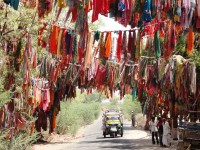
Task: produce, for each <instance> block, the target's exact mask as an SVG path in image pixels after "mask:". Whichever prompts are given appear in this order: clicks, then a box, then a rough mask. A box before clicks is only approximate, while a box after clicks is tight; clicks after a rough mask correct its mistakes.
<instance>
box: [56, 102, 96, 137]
mask: <svg viewBox="0 0 200 150" xmlns="http://www.w3.org/2000/svg"><path fill="white" fill-rule="evenodd" d="M61 110H62V111H61V112H60V113H59V115H58V119H57V128H56V131H57V132H58V133H59V134H66V133H70V134H72V135H75V134H76V133H77V131H78V129H79V128H80V127H82V126H85V125H88V124H91V123H92V122H93V121H94V120H95V119H97V118H98V116H99V112H100V105H99V103H96V102H93V103H90V104H88V103H87V104H86V103H81V102H79V103H77V102H62V104H61Z"/></svg>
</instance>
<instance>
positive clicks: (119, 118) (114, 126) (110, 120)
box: [103, 111, 123, 138]
mask: <svg viewBox="0 0 200 150" xmlns="http://www.w3.org/2000/svg"><path fill="white" fill-rule="evenodd" d="M118 134H119V135H121V137H123V115H122V113H121V112H120V111H105V113H104V114H103V136H104V138H105V137H106V135H110V136H112V137H116V136H117V135H118Z"/></svg>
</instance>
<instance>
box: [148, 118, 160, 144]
mask: <svg viewBox="0 0 200 150" xmlns="http://www.w3.org/2000/svg"><path fill="white" fill-rule="evenodd" d="M149 126H150V130H151V134H152V144H155V143H156V142H157V144H159V141H158V128H157V124H156V122H155V117H152V118H151V121H150V123H149ZM155 137H156V142H155Z"/></svg>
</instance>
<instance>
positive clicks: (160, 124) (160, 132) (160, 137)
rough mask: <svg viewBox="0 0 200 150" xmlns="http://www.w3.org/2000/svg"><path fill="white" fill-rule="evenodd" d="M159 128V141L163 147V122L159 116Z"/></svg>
mask: <svg viewBox="0 0 200 150" xmlns="http://www.w3.org/2000/svg"><path fill="white" fill-rule="evenodd" d="M157 128H158V136H159V142H160V147H163V142H162V139H163V122H162V119H161V118H160V117H159V118H158V123H157Z"/></svg>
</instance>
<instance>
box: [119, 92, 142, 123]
mask: <svg viewBox="0 0 200 150" xmlns="http://www.w3.org/2000/svg"><path fill="white" fill-rule="evenodd" d="M120 108H121V110H122V111H123V113H124V117H125V118H126V119H128V120H131V112H132V111H133V112H134V113H135V114H139V113H142V108H141V105H140V102H139V101H138V100H137V99H135V101H134V102H132V96H131V95H126V96H125V97H124V102H123V104H121V106H120Z"/></svg>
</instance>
